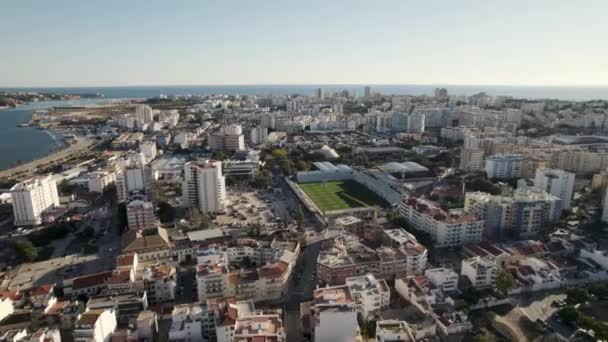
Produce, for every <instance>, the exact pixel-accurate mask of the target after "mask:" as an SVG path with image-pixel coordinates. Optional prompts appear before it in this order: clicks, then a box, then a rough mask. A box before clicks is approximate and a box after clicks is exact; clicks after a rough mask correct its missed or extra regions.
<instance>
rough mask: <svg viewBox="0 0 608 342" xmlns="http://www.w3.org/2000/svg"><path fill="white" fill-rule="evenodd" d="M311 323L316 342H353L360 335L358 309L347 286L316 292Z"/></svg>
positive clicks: (322, 289) (326, 288)
mask: <svg viewBox="0 0 608 342" xmlns="http://www.w3.org/2000/svg"><path fill="white" fill-rule="evenodd" d="M310 322H311V328H312V331H313V333H312V335H313V336H314V341H315V342H330V341H331V342H352V341H356V340H357V337H358V336H359V335H360V333H359V324H358V323H357V308H356V305H355V302H354V301H353V299H352V297H351V295H350V290H349V289H348V287H347V286H345V285H343V286H333V287H325V288H320V289H317V290H315V291H314V298H313V303H312V307H311V318H310Z"/></svg>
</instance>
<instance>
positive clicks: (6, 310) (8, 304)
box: [0, 297, 15, 321]
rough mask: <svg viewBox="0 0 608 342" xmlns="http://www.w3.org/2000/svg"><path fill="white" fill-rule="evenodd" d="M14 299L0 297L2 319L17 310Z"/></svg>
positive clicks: (0, 317) (0, 315) (0, 316)
mask: <svg viewBox="0 0 608 342" xmlns="http://www.w3.org/2000/svg"><path fill="white" fill-rule="evenodd" d="M13 304H14V303H13V300H12V299H10V298H8V297H5V298H0V321H2V320H3V319H4V318H5V317H7V316H9V315H10V314H12V313H13V312H14V311H15V307H14V305H13Z"/></svg>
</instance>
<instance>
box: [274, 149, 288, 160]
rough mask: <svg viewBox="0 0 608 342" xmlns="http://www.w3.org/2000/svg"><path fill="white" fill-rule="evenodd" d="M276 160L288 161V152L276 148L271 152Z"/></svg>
mask: <svg viewBox="0 0 608 342" xmlns="http://www.w3.org/2000/svg"><path fill="white" fill-rule="evenodd" d="M271 154H272V157H273V158H274V159H287V151H286V150H284V149H282V148H276V149H274V150H272V152H271Z"/></svg>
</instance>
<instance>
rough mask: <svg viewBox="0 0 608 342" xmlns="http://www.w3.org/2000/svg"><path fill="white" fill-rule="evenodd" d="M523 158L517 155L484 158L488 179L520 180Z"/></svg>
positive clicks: (497, 155) (496, 155) (498, 155)
mask: <svg viewBox="0 0 608 342" xmlns="http://www.w3.org/2000/svg"><path fill="white" fill-rule="evenodd" d="M523 161H524V157H523V156H522V155H519V154H495V155H493V156H489V157H488V158H486V173H487V174H488V178H499V179H511V178H521V175H522V166H523Z"/></svg>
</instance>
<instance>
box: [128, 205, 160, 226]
mask: <svg viewBox="0 0 608 342" xmlns="http://www.w3.org/2000/svg"><path fill="white" fill-rule="evenodd" d="M127 224H128V227H129V230H146V229H154V228H156V225H157V222H156V216H155V215H154V204H152V202H150V201H146V200H145V197H140V198H135V199H133V200H132V201H130V202H129V204H127Z"/></svg>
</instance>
